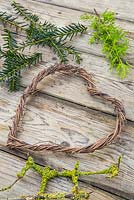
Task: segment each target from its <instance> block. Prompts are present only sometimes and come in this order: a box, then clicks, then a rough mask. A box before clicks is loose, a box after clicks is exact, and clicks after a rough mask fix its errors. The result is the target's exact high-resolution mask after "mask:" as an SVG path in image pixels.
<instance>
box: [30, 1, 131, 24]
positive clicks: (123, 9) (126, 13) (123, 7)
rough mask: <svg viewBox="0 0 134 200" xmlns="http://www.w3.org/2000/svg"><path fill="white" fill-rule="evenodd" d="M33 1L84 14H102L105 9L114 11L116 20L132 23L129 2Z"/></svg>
mask: <svg viewBox="0 0 134 200" xmlns="http://www.w3.org/2000/svg"><path fill="white" fill-rule="evenodd" d="M33 1H38V2H44V3H48V4H54V5H57V6H62V7H68V8H71V9H74V10H81V11H85V12H93V9H94V8H95V9H97V10H98V11H99V12H104V11H105V10H106V9H109V10H114V12H116V13H117V14H118V15H117V18H119V19H123V20H128V21H131V22H134V16H133V14H134V12H133V9H134V1H133V0H129V1H127V2H126V1H125V0H113V1H110V0H105V1H100V0H95V1H92V0H81V1H78V0H73V1H68V0H33Z"/></svg>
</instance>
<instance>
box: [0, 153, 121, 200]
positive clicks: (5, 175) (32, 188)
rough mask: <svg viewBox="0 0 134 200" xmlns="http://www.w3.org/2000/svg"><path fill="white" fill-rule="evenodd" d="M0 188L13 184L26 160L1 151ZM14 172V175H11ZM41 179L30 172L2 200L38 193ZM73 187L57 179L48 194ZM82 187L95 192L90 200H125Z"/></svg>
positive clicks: (50, 183)
mask: <svg viewBox="0 0 134 200" xmlns="http://www.w3.org/2000/svg"><path fill="white" fill-rule="evenodd" d="M0 163H1V165H0V188H1V187H4V186H7V185H9V184H11V183H12V182H13V181H14V180H16V174H17V173H18V172H19V171H20V170H21V168H22V167H23V166H24V165H25V160H23V159H21V158H18V157H16V156H13V155H10V154H8V153H5V152H2V151H0ZM11 172H12V173H11ZM40 182H41V178H40V176H38V175H37V174H36V173H35V172H34V171H31V170H30V171H28V172H27V174H26V176H25V177H24V178H23V179H22V180H21V181H20V182H18V183H17V184H16V185H14V187H13V188H12V189H11V190H9V191H5V192H0V199H1V200H7V198H8V200H10V198H15V197H18V196H20V195H26V194H27V195H32V194H35V193H36V192H38V190H39V186H40ZM71 187H72V184H71V181H70V180H69V179H66V178H55V179H53V180H51V181H50V182H49V183H48V186H47V191H46V192H47V193H51V192H53V193H54V192H61V191H62V192H69V191H70V189H71ZM80 187H81V188H83V189H85V190H86V191H87V192H91V191H92V192H93V193H92V194H91V195H90V199H91V200H94V199H97V200H123V199H124V198H120V197H117V196H115V195H112V194H109V193H107V192H104V191H102V190H99V189H96V188H95V187H92V186H89V185H88V184H86V183H83V182H81V181H80Z"/></svg>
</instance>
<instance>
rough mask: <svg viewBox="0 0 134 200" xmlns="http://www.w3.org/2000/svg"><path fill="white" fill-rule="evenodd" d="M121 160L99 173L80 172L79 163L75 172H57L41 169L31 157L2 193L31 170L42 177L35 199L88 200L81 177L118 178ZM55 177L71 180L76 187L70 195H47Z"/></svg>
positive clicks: (47, 167) (45, 168)
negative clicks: (49, 184) (51, 181)
mask: <svg viewBox="0 0 134 200" xmlns="http://www.w3.org/2000/svg"><path fill="white" fill-rule="evenodd" d="M121 160H122V157H119V159H118V163H117V164H112V165H111V166H110V167H108V168H106V169H104V170H99V171H93V172H92V171H80V170H79V161H77V162H76V163H75V166H74V169H73V170H63V171H57V170H55V169H51V168H50V167H49V166H46V167H41V166H40V165H38V164H36V163H35V162H34V160H33V158H32V157H29V158H28V160H27V161H26V165H25V166H24V167H23V168H22V170H21V172H20V173H18V174H17V177H18V179H17V180H16V181H15V182H14V183H13V184H11V185H10V186H8V187H5V188H2V189H1V190H0V191H5V190H8V189H11V188H12V186H13V185H14V184H15V183H16V182H17V181H18V180H20V179H21V178H23V177H24V176H25V174H26V172H27V171H28V170H29V169H33V170H34V171H36V172H37V173H38V174H39V175H40V176H41V177H42V181H41V185H40V190H39V192H38V193H37V195H36V196H33V199H36V200H41V199H45V200H50V199H57V200H58V199H60V200H64V199H66V198H69V199H74V200H82V199H88V197H89V193H88V192H86V191H84V190H81V189H80V188H79V183H78V180H79V177H80V176H83V175H84V176H89V175H94V174H107V175H108V177H110V178H112V177H114V176H117V175H118V173H119V165H120V162H121ZM55 177H69V178H71V180H72V182H73V184H74V186H73V187H72V189H71V193H70V194H67V193H64V192H60V193H51V194H47V193H45V191H46V186H47V183H48V181H49V180H51V179H53V178H55ZM23 199H24V200H27V197H24V196H23Z"/></svg>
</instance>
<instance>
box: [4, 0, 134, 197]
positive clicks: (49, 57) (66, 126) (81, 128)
mask: <svg viewBox="0 0 134 200" xmlns="http://www.w3.org/2000/svg"><path fill="white" fill-rule="evenodd" d="M41 1H42V2H44V3H41V2H37V1H32V4H31V1H30V0H27V1H26V0H24V1H22V0H18V2H20V3H22V4H23V5H24V6H26V7H27V8H29V9H30V10H32V11H33V12H35V13H37V14H38V15H39V17H40V18H41V20H42V21H44V20H49V21H50V22H54V23H55V24H57V25H58V26H63V25H67V24H69V23H71V22H77V21H78V20H79V17H80V15H81V14H82V13H83V11H86V9H88V6H89V7H90V10H88V11H89V12H91V11H92V10H93V8H94V6H95V2H96V6H95V8H96V9H97V10H98V11H99V12H102V11H103V10H105V9H106V8H107V7H108V8H109V7H110V6H112V7H110V8H111V9H113V10H114V11H116V9H118V11H119V13H120V14H118V20H117V24H119V25H120V26H121V27H123V28H125V29H126V30H129V31H134V23H132V22H133V21H134V15H133V14H132V10H133V9H132V8H134V7H133V2H132V1H131V0H129V1H127V4H126V5H124V2H122V3H121V2H120V1H115V2H114V3H113V2H111V1H105V5H104V4H102V2H101V5H103V7H102V6H100V3H99V1H97V0H95V1H92V2H91V1H85V0H83V1H78V0H77V1H76V0H74V1H72V2H70V1H65V0H64V1H60V0H59V1H57V0H51V1H48V0H47V1H43V0H41ZM119 2H120V4H119ZM130 4H131V8H130V12H128V6H129V5H130ZM74 5H75V7H74ZM78 6H79V7H78ZM106 6H107V7H106ZM69 8H74V10H71V9H69ZM119 8H120V9H119ZM0 10H3V11H7V12H8V13H11V12H12V9H11V6H10V1H7V2H6V4H5V1H4V0H1V1H0ZM120 19H123V20H120ZM0 28H1V27H0ZM88 37H89V35H88V34H86V35H85V36H84V37H81V38H76V39H75V40H74V41H73V42H72V44H73V45H74V46H76V47H77V49H78V50H79V51H80V52H82V58H83V62H82V64H81V66H83V67H84V68H85V69H86V70H87V71H89V72H91V73H92V74H93V75H94V79H95V82H96V85H97V86H98V87H99V88H100V90H102V91H104V92H106V93H108V94H110V95H112V96H114V97H116V98H119V99H120V100H122V101H123V103H124V106H125V109H126V114H127V119H129V120H131V121H134V109H133V107H134V100H133V99H134V89H133V88H134V78H133V77H134V76H133V75H134V72H133V70H131V74H130V75H129V76H128V77H127V78H126V79H125V80H124V81H122V80H119V79H118V77H116V76H114V75H113V74H111V72H109V70H108V67H109V66H108V63H107V61H106V60H105V58H104V56H103V55H102V53H101V46H98V45H92V46H90V45H88V44H87V40H88ZM0 41H1V43H2V40H1V39H0ZM133 49H134V43H133V40H132V39H130V50H129V52H128V55H127V59H128V60H129V61H130V62H131V63H133V64H134V56H133V53H134V50H133ZM34 50H36V48H33V49H32V50H31V51H34ZM41 51H42V52H44V50H43V49H42V50H41ZM56 61H57V58H56V56H55V55H54V54H53V53H52V51H51V50H49V49H48V48H46V49H45V53H44V62H43V63H42V64H41V65H39V66H38V68H37V67H34V68H33V69H31V70H28V71H25V72H23V74H22V75H23V81H22V86H24V87H25V86H27V85H28V84H29V83H30V82H31V79H32V78H33V76H34V75H35V74H37V72H39V71H40V70H41V69H43V68H44V67H46V66H49V65H51V64H52V63H54V62H56ZM70 62H72V61H71V59H70ZM39 88H40V90H41V92H40V93H39V95H37V96H36V98H34V97H32V99H31V101H30V102H29V106H28V108H27V110H26V115H25V118H24V121H23V123H22V125H21V127H20V128H21V131H20V133H19V137H20V138H21V139H24V140H25V141H27V142H30V143H32V144H33V143H36V142H43V141H53V142H57V143H63V144H65V145H70V146H76V145H80V146H83V145H86V144H89V143H92V142H93V141H96V140H97V139H98V138H100V137H101V136H103V135H105V134H107V133H108V132H110V131H111V130H112V128H113V126H114V123H115V119H114V117H113V116H111V115H109V114H112V115H113V114H114V111H113V108H112V107H111V106H109V105H106V104H105V103H104V102H101V101H100V100H95V99H94V98H92V97H90V96H89V95H88V93H87V91H86V89H85V83H84V82H83V81H82V80H80V79H79V78H74V77H73V78H70V77H68V76H63V75H55V76H53V77H52V76H51V77H49V78H47V80H44V81H42V83H41V84H40V87H39ZM43 93H45V94H43ZM21 94H22V91H20V92H17V93H12V94H10V93H8V92H7V91H6V90H5V88H3V89H2V88H1V89H0V134H1V136H0V144H3V145H4V144H6V140H7V134H8V125H10V123H11V118H12V117H13V115H14V113H15V108H16V105H17V102H18V99H19V97H20V95H21ZM47 94H49V95H47ZM124 96H125V97H126V98H124ZM62 99H63V100H62ZM67 101H70V103H69V102H67ZM71 102H74V103H71ZM89 108H91V109H89ZM95 110H98V111H95ZM101 111H102V112H101ZM105 113H109V114H105ZM39 130H40V131H39ZM133 132H134V123H132V122H128V123H127V128H126V129H125V131H124V132H123V134H122V135H121V136H120V137H119V138H118V140H117V141H115V144H113V145H111V146H110V147H108V148H105V149H104V150H101V151H97V152H95V153H94V154H92V155H73V156H71V155H65V154H55V153H47V154H46V153H45V154H42V155H36V156H35V158H36V160H37V162H38V163H40V164H43V165H44V163H45V164H50V165H51V166H52V167H55V168H68V169H71V168H72V167H73V165H74V163H75V161H76V160H78V159H79V160H80V161H81V169H82V170H85V169H89V168H90V169H91V170H96V169H98V168H100V169H102V168H104V167H106V166H108V165H110V163H111V162H116V160H117V157H118V156H119V155H121V154H123V155H124V159H123V163H122V165H121V172H120V174H119V176H118V177H116V178H114V179H113V180H112V181H110V180H108V179H105V178H104V177H102V176H93V177H90V179H89V178H85V177H83V178H82V179H81V180H82V181H84V182H87V183H91V184H92V185H96V186H97V187H99V188H102V189H104V190H107V191H110V192H112V193H115V194H118V195H121V196H122V197H123V198H126V199H129V200H130V199H132V200H133V199H134V192H133V188H134V183H133V179H134V173H133V172H134V148H133V143H134V136H133ZM33 133H34V134H33ZM116 142H118V143H116ZM2 154H3V153H2ZM2 156H3V155H2ZM10 156H11V155H9V154H7V156H6V157H8V158H9V160H10V161H11V160H14V159H19V158H16V157H15V158H13V157H12V156H11V157H12V158H10ZM9 160H8V161H7V163H6V164H7V165H8V163H9ZM19 161H20V160H19ZM2 162H3V161H2ZM17 162H18V160H17ZM21 163H24V162H21ZM18 165H19V164H18ZM19 166H22V164H20V165H19ZM12 167H14V164H13V165H12ZM0 171H1V168H0ZM13 171H14V170H13ZM7 173H9V172H8V171H7ZM8 176H9V174H7V177H8ZM11 176H12V175H11ZM14 177H15V176H13V177H12V178H14ZM1 180H2V179H0V182H1ZM6 180H7V181H8V180H9V179H8V178H7V179H6ZM38 180H39V179H38ZM31 182H32V181H31ZM35 182H36V183H35V186H36V184H37V181H35ZM2 183H3V184H4V183H5V182H3V180H2ZM63 183H64V180H62V181H61V186H60V188H61V189H62V185H63ZM84 185H85V186H84V187H89V186H88V185H89V184H88V185H87V184H84ZM33 187H34V186H33ZM53 187H54V186H53ZM55 189H57V188H55ZM35 190H36V189H35ZM18 191H19V190H18ZM26 191H27V188H26V186H24V192H26ZM31 191H32V189H31ZM16 192H17V190H14V191H12V193H10V194H18V193H16ZM97 192H98V190H97ZM105 195H106V196H105ZM3 197H4V196H2V198H3ZM95 197H97V198H95ZM93 199H99V200H101V199H102V200H105V199H108V200H113V199H118V198H117V197H115V196H111V195H110V194H102V191H101V194H100V193H99V195H98V193H97V196H93Z"/></svg>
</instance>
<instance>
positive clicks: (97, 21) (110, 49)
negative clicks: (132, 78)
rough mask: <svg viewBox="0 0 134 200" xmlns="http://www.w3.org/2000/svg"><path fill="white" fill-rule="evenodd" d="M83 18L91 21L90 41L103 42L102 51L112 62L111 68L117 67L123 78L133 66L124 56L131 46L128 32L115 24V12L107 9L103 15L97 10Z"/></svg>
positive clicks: (119, 74) (82, 17)
mask: <svg viewBox="0 0 134 200" xmlns="http://www.w3.org/2000/svg"><path fill="white" fill-rule="evenodd" d="M81 19H82V20H85V21H89V22H90V28H91V29H92V30H93V32H92V36H91V38H90V39H89V42H90V43H101V44H102V52H103V53H104V54H105V55H106V58H107V59H108V60H109V62H110V69H111V70H113V69H115V70H116V72H117V74H118V76H119V77H120V78H121V79H123V78H125V77H126V75H127V74H128V73H129V70H130V68H132V66H131V65H130V64H129V63H128V62H127V61H125V59H124V57H125V56H126V52H127V50H128V48H129V41H128V39H127V37H126V35H127V33H126V32H125V31H123V29H121V28H120V27H118V26H116V25H115V13H114V12H111V11H105V12H104V13H102V14H101V15H99V14H98V13H97V11H96V10H95V15H94V16H93V15H89V14H84V15H82V16H81Z"/></svg>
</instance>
